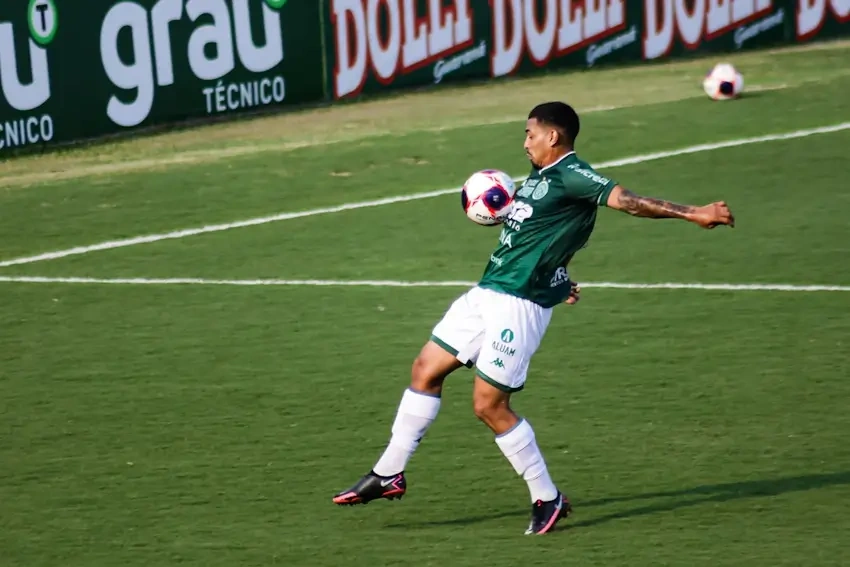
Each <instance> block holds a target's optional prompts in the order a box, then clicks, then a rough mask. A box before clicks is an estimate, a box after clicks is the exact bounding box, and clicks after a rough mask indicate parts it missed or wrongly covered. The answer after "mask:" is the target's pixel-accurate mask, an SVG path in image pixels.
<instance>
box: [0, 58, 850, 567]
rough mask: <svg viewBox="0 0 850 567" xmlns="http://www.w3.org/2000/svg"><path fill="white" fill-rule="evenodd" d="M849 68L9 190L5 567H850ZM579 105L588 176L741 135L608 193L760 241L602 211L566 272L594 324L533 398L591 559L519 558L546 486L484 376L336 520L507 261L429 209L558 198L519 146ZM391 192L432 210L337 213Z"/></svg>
mask: <svg viewBox="0 0 850 567" xmlns="http://www.w3.org/2000/svg"><path fill="white" fill-rule="evenodd" d="M848 60H850V44H848V43H846V42H845V43H833V44H825V45H820V46H818V47H817V48H814V49H811V48H810V49H802V50H790V51H785V50H779V51H772V52H760V53H753V54H741V55H736V56H735V57H734V58H733V59H732V61H733V62H734V63H736V64H737V65H738V66H739V68H740V69H741V70H742V72H743V73H744V75H745V77H746V78H747V84H748V86H749V87H750V89H751V90H750V92H749V94H748V96H746V97H744V98H742V99H741V100H739V101H736V102H732V103H713V102H711V101H709V100H708V99H706V98H705V97H703V96H701V91H700V90H699V81H700V77H701V76H702V74H703V72H704V70H705V68H706V67H707V66H708V65H709V62H708V61H706V60H701V61H700V60H696V61H688V62H682V63H675V64H670V65H657V66H649V67H643V68H631V69H610V70H600V71H594V72H586V73H571V74H564V75H552V76H547V77H544V78H534V79H525V80H516V81H506V82H504V83H498V84H495V85H489V86H488V85H478V86H473V87H468V88H465V89H462V88H454V89H441V90H439V91H434V92H432V93H416V94H409V95H405V96H398V97H393V98H390V99H386V100H375V101H368V102H365V103H363V104H358V105H342V106H339V107H333V108H326V109H319V110H312V111H308V112H300V113H294V114H287V115H282V116H277V117H267V118H263V119H256V120H251V121H248V122H244V123H234V124H223V125H217V126H211V127H207V128H202V129H196V130H187V131H183V132H178V133H172V134H167V135H161V136H152V137H146V138H140V139H137V140H129V141H123V142H117V143H110V144H104V145H100V146H95V147H90V148H84V149H71V150H64V151H62V152H57V153H54V154H50V155H46V156H37V157H27V158H21V159H16V160H10V161H7V162H5V163H2V164H0V211H2V217H3V222H2V223H0V266H2V267H0V290H2V297H3V301H2V304H0V427H2V434H0V503H2V504H1V506H2V511H3V513H2V514H0V565H3V566H8V567H12V566H26V567H37V566H59V565H61V566H63V567H71V566H87V567H88V566H92V567H106V566H114V565H123V566H126V567H131V566H136V565H138V566H142V565H144V566H151V565H171V564H187V565H205V566H213V565H215V566H218V565H220V566H228V567H230V566H235V565H240V566H247V565H283V566H295V565H298V566H301V565H304V566H318V567H323V566H348V565H357V566H360V567H363V566H370V567H371V566H376V567H377V566H391V565H408V564H409V565H417V566H431V565H433V566H440V567H443V566H446V565H463V566H479V565H480V566H485V565H486V566H493V567H500V566H509V565H552V564H571V565H606V566H609V565H611V566H613V565H689V566H690V565H742V566H744V565H746V566H748V567H750V566H776V565H794V566H800V565H806V566H809V565H845V564H846V563H847V534H848V533H850V517H848V514H847V505H846V502H847V501H848V499H850V444H848V442H847V439H848V436H850V412H848V407H850V406H848V401H849V400H850V382H848V381H847V377H848V369H850V354H849V353H850V316H848V311H849V310H850V288H848V287H847V286H850V278H848V267H850V244H848V242H850V238H848V237H849V236H850V234H848V222H847V214H846V211H847V210H848V208H850V189H848V188H847V171H848V170H847V163H848V162H847V150H848V148H850V124H848V123H850V99H848V97H847V93H848V92H850V67H848V65H847V61H848ZM548 99H565V100H568V101H572V102H574V103H575V104H576V105H577V106H578V108H579V109H580V110H582V111H584V112H583V113H582V116H583V123H582V133H581V136H580V138H579V147H578V149H579V153H580V154H581V155H582V156H583V157H584V158H585V159H587V160H589V161H591V162H592V163H596V164H604V163H606V162H609V163H610V162H611V161H613V160H618V159H620V158H626V157H630V156H636V155H642V154H648V153H652V152H664V151H667V152H671V153H677V152H676V150H680V149H682V148H688V147H692V146H695V145H699V144H716V143H720V142H724V141H728V140H743V141H742V142H741V144H740V145H738V146H736V147H728V148H720V149H711V148H697V149H694V150H693V151H692V152H691V153H684V154H681V153H680V152H679V154H680V155H673V156H670V157H666V158H662V159H655V160H647V159H643V160H634V161H637V162H638V163H633V164H631V165H618V164H616V163H614V164H610V165H609V166H607V167H600V171H602V172H603V173H605V174H607V175H610V176H611V177H613V178H615V179H617V180H618V181H620V182H621V183H623V184H624V185H626V186H628V187H630V188H632V189H634V190H635V191H637V192H641V193H646V194H650V195H653V196H661V197H665V198H669V199H672V200H676V201H684V202H691V203H696V204H702V203H705V202H709V201H712V200H716V199H725V200H726V201H727V202H729V203H730V206H731V207H732V209H733V211H734V212H735V215H736V217H737V220H738V226H737V227H736V228H735V229H734V230H725V229H723V230H721V229H717V230H714V231H701V230H699V229H697V228H696V227H694V226H692V225H687V224H685V223H677V222H675V221H649V220H642V219H635V218H631V217H628V216H626V215H623V214H621V213H617V212H613V211H608V210H604V211H602V212H601V213H600V219H599V223H598V226H597V230H596V233H595V234H594V237H593V239H592V241H591V245H590V246H589V247H588V249H587V250H585V251H583V252H582V253H581V254H580V255H579V256H578V257H577V258H576V260H575V261H574V262H573V264H572V266H571V275H572V276H573V277H574V278H576V279H578V280H579V281H580V282H589V283H588V285H587V287H586V289H585V290H584V292H583V299H582V302H581V303H580V304H579V305H578V306H576V307H566V306H563V307H560V308H558V310H557V312H556V314H555V316H554V317H553V320H552V324H551V326H550V329H549V332H548V334H547V335H546V337H545V339H544V342H543V345H542V347H541V349H540V351H539V352H538V355H537V356H536V358H535V360H534V363H533V364H532V367H531V372H530V376H529V380H528V383H527V387H526V389H525V390H524V391H523V392H522V393H521V394H519V395H518V396H517V397H516V399H515V408H516V409H517V410H518V411H519V412H520V413H522V414H523V415H525V416H526V417H527V418H528V419H529V421H530V422H531V423H532V424H533V426H534V428H535V430H536V433H537V437H538V440H539V442H540V444H541V446H542V448H543V450H544V454H545V455H546V457H547V461H548V463H549V466H550V470H551V471H552V474H553V476H554V477H555V479H556V481H557V482H558V483H559V484H560V486H561V487H562V488H563V489H564V490H565V491H566V492H567V493H568V494H569V495H570V496H571V498H572V500H573V503H574V506H575V516H574V517H573V518H571V519H570V520H569V521H567V522H565V523H564V524H563V527H562V529H560V530H558V531H557V532H555V533H553V534H551V535H550V536H547V537H543V538H528V537H525V536H523V535H522V532H523V530H524V528H525V525H526V523H527V517H528V512H529V503H528V494H527V489H526V487H525V484H524V483H523V482H522V481H521V480H520V479H518V478H517V477H516V476H515V474H514V472H513V470H512V468H511V467H510V465H509V464H508V463H507V461H506V460H505V459H504V457H503V456H502V455H501V453H500V452H499V450H498V448H497V446H496V445H495V443H494V442H493V438H492V435H491V434H490V433H488V431H487V430H486V428H485V427H484V426H483V425H481V424H480V423H478V422H477V421H476V420H475V418H474V416H473V415H472V412H471V400H470V390H471V388H470V386H471V377H472V374H471V373H470V372H468V371H461V372H459V373H458V374H457V375H456V376H454V377H453V378H452V379H450V381H449V383H448V386H447V390H446V393H445V395H444V401H443V406H442V411H441V414H440V416H439V418H438V420H437V422H436V423H435V425H434V426H433V427H432V429H431V430H430V431H429V433H428V436H427V438H426V440H425V441H424V442H423V444H422V446H421V448H420V450H419V451H418V452H417V454H416V455H415V457H414V459H413V460H412V461H411V464H410V467H409V469H408V479H409V482H410V485H409V491H408V495H407V496H406V497H405V499H404V500H403V501H401V502H400V503H398V502H394V503H387V502H379V503H375V504H372V505H369V506H367V507H360V508H346V509H339V508H335V507H334V506H333V505H332V504H331V501H330V499H331V496H332V495H333V494H334V493H335V492H336V491H338V490H341V489H342V488H345V487H347V486H348V485H350V484H351V483H352V482H353V481H354V480H355V479H356V478H358V477H359V476H360V475H361V474H363V473H364V472H366V471H367V470H368V469H369V467H370V466H371V465H372V464H373V463H374V461H375V459H376V458H377V457H378V456H379V454H380V451H381V450H382V448H383V446H384V444H385V442H386V440H387V438H388V435H389V427H390V423H391V420H392V417H393V415H394V413H395V409H396V405H397V403H398V400H399V397H400V395H401V393H402V391H403V389H404V387H405V386H406V384H407V381H408V376H409V365H410V362H411V361H412V359H413V357H414V356H415V354H416V353H417V352H418V349H419V348H420V346H421V344H422V343H423V341H425V340H427V338H428V335H429V334H430V331H431V328H432V327H433V325H434V323H435V322H436V321H437V320H438V319H439V317H440V316H441V315H442V313H443V312H444V310H445V309H446V307H447V306H448V305H449V303H450V302H451V301H452V300H453V299H454V298H455V297H456V296H457V295H458V294H460V293H462V291H463V290H464V287H463V282H473V281H475V280H476V278H477V277H478V276H479V275H480V273H481V271H482V269H483V268H484V264H485V262H486V259H487V258H488V256H489V253H490V251H491V250H492V248H493V247H494V246H495V244H496V237H497V234H498V231H497V230H493V229H487V228H483V227H478V226H475V225H473V224H472V223H470V222H469V221H468V220H466V219H465V217H464V216H463V214H462V212H461V210H460V199H459V198H458V195H457V194H456V193H457V192H456V191H451V192H450V193H449V194H445V195H442V196H432V197H425V196H423V195H418V194H419V193H422V192H428V191H433V190H437V189H445V188H451V187H456V186H458V185H459V184H460V183H462V182H463V180H464V179H465V178H466V176H467V175H468V174H469V173H471V172H472V171H474V170H476V169H481V168H485V167H498V168H501V169H504V170H506V171H509V172H510V173H512V174H515V175H524V174H525V173H527V169H528V167H527V162H526V160H525V158H524V155H523V152H522V141H523V129H524V116H525V114H526V113H527V112H528V110H529V108H530V107H531V106H532V105H533V104H535V103H537V102H540V101H542V100H548ZM839 124H844V125H845V127H844V128H843V129H839V130H837V131H834V132H830V133H816V134H812V135H809V136H805V137H794V138H791V139H785V140H767V141H758V140H747V139H749V138H754V137H759V136H765V135H771V134H785V133H796V134H794V135H795V136H800V133H801V132H802V131H806V130H808V129H812V128H818V127H823V126H832V125H839ZM395 196H415V197H416V198H413V199H411V200H408V201H399V202H394V203H388V204H383V205H374V206H365V207H362V208H354V209H351V210H344V211H338V212H322V211H321V210H320V209H322V208H327V207H334V206H338V205H343V204H356V203H360V202H363V201H369V200H373V199H381V198H385V197H395ZM299 211H308V212H307V213H306V214H304V215H303V216H300V217H298V218H283V219H279V220H277V221H274V222H272V221H270V220H268V219H267V222H266V221H264V222H257V223H256V224H254V225H252V226H245V227H232V228H228V227H219V229H217V230H215V231H207V232H202V233H200V234H194V235H184V236H180V235H177V236H180V237H175V235H172V237H170V238H153V239H151V241H150V242H146V243H136V244H132V245H130V244H131V243H127V242H124V243H120V242H119V243H118V244H117V245H115V246H113V247H111V248H110V249H105V250H94V249H90V248H84V249H83V250H78V251H77V252H79V253H73V254H66V253H64V252H62V251H67V250H68V249H72V248H74V247H80V246H82V247H87V246H91V245H97V244H98V243H102V242H105V241H113V240H121V239H127V238H132V237H137V236H140V235H150V234H161V233H168V232H171V231H175V230H180V229H187V228H196V227H202V226H205V225H215V224H220V223H233V222H235V221H242V220H246V219H252V218H259V217H266V216H268V215H274V214H277V213H286V212H299ZM311 211H312V212H311ZM225 228H226V230H225ZM57 251H59V252H62V253H60V254H57V255H55V256H57V257H55V258H53V259H39V258H36V256H38V255H41V254H45V253H51V252H57ZM16 259H17V260H21V261H20V262H17V263H11V262H10V260H16ZM33 277H43V278H46V280H47V282H49V283H43V282H42V283H33V282H32V281H27V280H26V278H33ZM62 278H94V279H98V280H103V281H102V282H101V283H67V282H65V283H63V282H62V281H59V280H56V279H62ZM128 278H134V279H136V280H137V281H135V282H133V283H129V282H126V281H124V280H126V279H128ZM171 278H192V279H195V280H197V281H193V282H185V283H182V284H178V283H173V282H171V283H169V282H168V281H163V280H167V279H171ZM51 279H54V280H55V281H52V282H51V281H50V280H51ZM223 280H238V281H236V282H230V283H229V284H228V283H226V282H224V281H223ZM258 280H264V281H258ZM292 280H329V281H326V282H324V283H326V284H333V285H313V284H309V283H308V282H301V283H298V282H294V281H292ZM352 281H361V285H345V286H344V285H339V284H342V283H345V282H352ZM367 281H368V282H372V284H373V285H362V284H365V283H367ZM381 281H384V282H385V283H381ZM452 281H455V282H461V283H459V284H452V285H439V284H440V283H441V282H452ZM122 282H123V283H122ZM393 282H432V285H422V286H420V287H398V286H394V285H390V284H392V283H393ZM601 282H609V283H616V284H645V283H649V284H651V283H659V282H672V283H689V284H763V285H764V286H765V287H766V288H770V287H771V286H772V285H774V284H788V285H792V286H803V285H824V286H838V288H840V290H839V291H831V292H826V291H823V292H804V291H775V290H771V289H761V290H758V291H756V290H725V291H717V290H711V289H700V288H699V286H697V287H696V288H694V289H652V288H649V289H642V288H637V287H635V288H632V289H628V288H605V287H600V286H598V285H597V286H594V285H593V284H594V283H597V284H598V283H601ZM237 283H239V284H240V285H235V284H237ZM205 284H211V285H205ZM842 290H843V291H842ZM842 534H844V535H842Z"/></svg>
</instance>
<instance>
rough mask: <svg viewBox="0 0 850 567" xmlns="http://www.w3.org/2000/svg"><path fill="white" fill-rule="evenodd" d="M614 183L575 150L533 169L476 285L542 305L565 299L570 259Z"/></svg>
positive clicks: (585, 236) (588, 233)
mask: <svg viewBox="0 0 850 567" xmlns="http://www.w3.org/2000/svg"><path fill="white" fill-rule="evenodd" d="M614 186H616V182H615V181H612V180H610V179H607V178H606V177H603V176H602V175H599V174H598V173H596V172H595V171H594V170H593V168H592V167H590V166H589V165H588V164H587V163H585V162H584V161H582V160H580V159H579V158H578V157H577V156H576V154H575V152H572V153H569V154H567V155H565V156H564V157H562V158H561V159H560V160H558V161H556V162H555V163H553V164H551V165H548V166H546V167H543V168H541V169H539V170H534V171H532V173H531V175H529V177H528V179H526V180H525V182H524V183H523V184H522V185H521V186H520V187H519V188H518V189H517V193H516V196H515V197H514V207H513V210H512V211H511V214H510V215H509V216H508V218H506V219H505V221H504V223H503V226H502V233H501V234H500V235H499V246H498V248H496V250H495V251H494V252H493V254H492V255H491V256H490V262H489V263H488V264H487V268H486V269H485V270H484V275H483V276H482V277H481V280H480V281H479V284H478V285H479V286H480V287H483V288H488V289H492V290H495V291H499V292H502V293H507V294H509V295H514V296H517V297H521V298H524V299H528V300H529V301H533V302H534V303H537V304H539V305H541V306H543V307H554V306H555V305H557V304H559V303H561V302H563V301H564V300H565V299H566V298H567V297H569V293H570V289H569V288H570V286H569V285H568V284H567V282H568V280H569V278H568V275H567V270H566V264H567V262H569V260H570V258H571V257H572V256H573V254H575V253H576V252H577V251H578V250H579V249H581V248H583V247H584V246H585V245H586V244H587V241H588V239H589V238H590V234H591V233H592V232H593V227H594V225H595V224H596V212H597V208H598V207H599V206H604V205H605V204H606V203H607V202H608V195H610V194H611V190H612V189H613V188H614Z"/></svg>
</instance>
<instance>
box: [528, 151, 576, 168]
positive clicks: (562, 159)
mask: <svg viewBox="0 0 850 567" xmlns="http://www.w3.org/2000/svg"><path fill="white" fill-rule="evenodd" d="M574 155H576V152H575V150H573V151H571V152H569V153H566V154H564V155H562V156H561V157H559V158H558V159H557V160H556V161H554V162H552V163H550V164H549V165H547V166H546V167H541V168H540V169H538V170H537V172H538V173H542V172H543V171H545V170H547V169H549V168H550V167H555V166H556V165H558V164H559V163H561V162H562V161H564V160H565V159H567V158H568V157H570V156H574Z"/></svg>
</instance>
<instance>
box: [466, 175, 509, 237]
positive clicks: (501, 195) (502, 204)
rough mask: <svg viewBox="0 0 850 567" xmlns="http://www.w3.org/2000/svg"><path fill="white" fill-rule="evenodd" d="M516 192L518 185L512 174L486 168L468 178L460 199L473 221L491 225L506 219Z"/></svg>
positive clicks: (467, 214)
mask: <svg viewBox="0 0 850 567" xmlns="http://www.w3.org/2000/svg"><path fill="white" fill-rule="evenodd" d="M515 193H516V185H514V182H513V179H511V176H510V175H508V174H507V173H505V172H504V171H499V170H498V169H485V170H482V171H476V172H475V173H473V174H472V175H471V176H470V177H469V179H467V180H466V183H464V184H463V188H462V189H461V191H460V199H461V204H462V205H463V211H464V212H465V213H466V216H467V217H468V218H469V219H470V220H471V221H472V222H474V223H476V224H480V225H484V226H490V225H494V224H499V223H501V222H502V221H503V220H505V217H507V216H508V214H509V213H510V212H511V208H512V207H513V203H514V194H515Z"/></svg>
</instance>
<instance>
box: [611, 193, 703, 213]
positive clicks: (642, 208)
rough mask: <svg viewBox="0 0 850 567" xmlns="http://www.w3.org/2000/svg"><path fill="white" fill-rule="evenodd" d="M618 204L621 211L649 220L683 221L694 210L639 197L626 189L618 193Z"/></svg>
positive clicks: (685, 206)
mask: <svg viewBox="0 0 850 567" xmlns="http://www.w3.org/2000/svg"><path fill="white" fill-rule="evenodd" d="M618 203H619V204H620V208H621V210H623V211H624V212H627V213H629V214H630V215H633V216H636V217H646V218H651V219H685V218H687V216H688V215H689V214H690V213H693V212H694V210H695V207H691V206H689V205H677V204H676V203H671V202H670V201H664V200H663V199H653V198H652V197H641V196H640V195H635V194H634V193H632V192H631V191H629V190H628V189H625V190H623V192H622V193H620V196H619V199H618Z"/></svg>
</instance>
